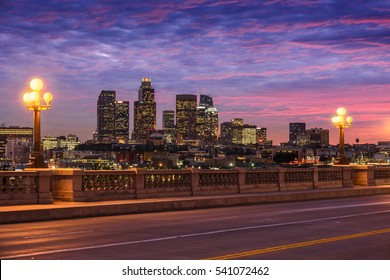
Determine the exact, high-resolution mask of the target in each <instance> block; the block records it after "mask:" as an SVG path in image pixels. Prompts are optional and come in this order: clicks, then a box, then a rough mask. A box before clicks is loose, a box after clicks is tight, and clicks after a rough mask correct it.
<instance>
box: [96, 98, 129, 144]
mask: <svg viewBox="0 0 390 280" xmlns="http://www.w3.org/2000/svg"><path fill="white" fill-rule="evenodd" d="M128 138H129V102H128V101H117V100H116V92H115V91H113V90H102V91H101V93H100V95H99V98H98V101H97V140H98V141H99V142H105V143H110V142H112V141H120V142H125V141H127V140H128Z"/></svg>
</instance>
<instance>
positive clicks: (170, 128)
mask: <svg viewBox="0 0 390 280" xmlns="http://www.w3.org/2000/svg"><path fill="white" fill-rule="evenodd" d="M162 126H163V131H164V138H165V140H166V141H167V143H171V142H173V139H174V137H175V134H176V127H175V111H173V110H165V111H163V112H162Z"/></svg>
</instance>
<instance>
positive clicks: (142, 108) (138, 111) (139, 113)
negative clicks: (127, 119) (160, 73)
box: [132, 78, 156, 140]
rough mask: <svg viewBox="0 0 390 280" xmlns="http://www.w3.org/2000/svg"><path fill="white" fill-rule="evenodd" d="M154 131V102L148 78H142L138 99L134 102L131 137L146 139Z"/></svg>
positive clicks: (152, 89)
mask: <svg viewBox="0 0 390 280" xmlns="http://www.w3.org/2000/svg"><path fill="white" fill-rule="evenodd" d="M155 131H156V102H155V99H154V88H153V87H152V81H151V79H150V78H142V82H141V86H140V87H139V90H138V100H137V101H135V102H134V131H133V136H132V138H133V139H137V140H147V139H149V138H150V135H151V134H152V133H153V132H155Z"/></svg>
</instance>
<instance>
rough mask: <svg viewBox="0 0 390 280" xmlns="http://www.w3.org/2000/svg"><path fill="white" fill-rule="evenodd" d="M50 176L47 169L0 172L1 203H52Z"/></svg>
mask: <svg viewBox="0 0 390 280" xmlns="http://www.w3.org/2000/svg"><path fill="white" fill-rule="evenodd" d="M50 177H51V173H50V171H49V170H47V169H45V170H34V169H31V170H28V171H2V172H0V180H1V181H0V183H1V191H0V205H19V204H49V203H52V202H53V198H52V194H51V191H50Z"/></svg>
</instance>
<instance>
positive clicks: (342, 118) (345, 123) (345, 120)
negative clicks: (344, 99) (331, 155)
mask: <svg viewBox="0 0 390 280" xmlns="http://www.w3.org/2000/svg"><path fill="white" fill-rule="evenodd" d="M346 114H347V110H345V108H342V107H341V108H338V109H337V116H335V117H333V118H332V123H333V125H334V126H335V127H336V128H338V129H339V130H340V155H339V158H338V159H337V162H336V163H337V164H348V161H347V157H346V156H345V150H344V128H348V127H350V126H351V123H352V117H347V116H346Z"/></svg>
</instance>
